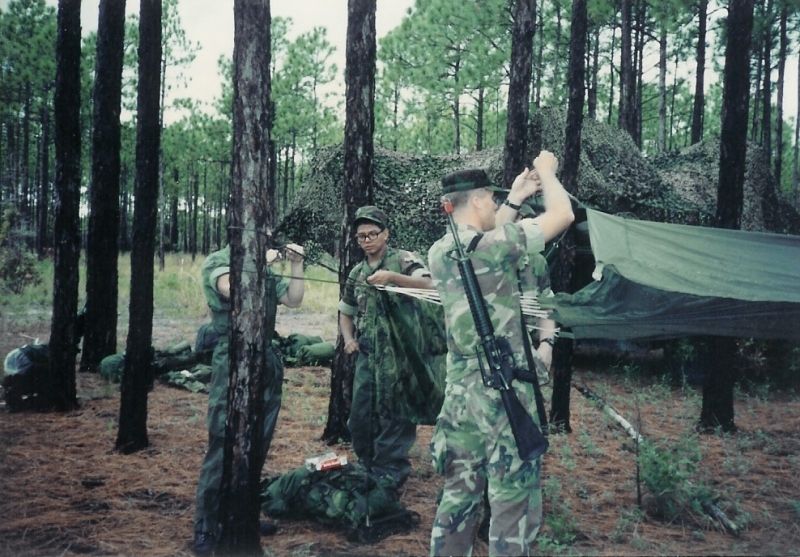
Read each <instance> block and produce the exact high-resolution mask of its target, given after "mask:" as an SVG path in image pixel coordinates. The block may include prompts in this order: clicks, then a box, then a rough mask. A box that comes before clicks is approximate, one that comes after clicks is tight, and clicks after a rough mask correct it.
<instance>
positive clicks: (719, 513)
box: [572, 383, 739, 537]
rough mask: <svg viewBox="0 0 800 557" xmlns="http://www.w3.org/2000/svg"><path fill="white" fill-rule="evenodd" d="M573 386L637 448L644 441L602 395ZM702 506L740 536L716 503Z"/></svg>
mask: <svg viewBox="0 0 800 557" xmlns="http://www.w3.org/2000/svg"><path fill="white" fill-rule="evenodd" d="M572 386H573V387H575V389H576V390H577V391H578V392H579V393H581V394H582V395H583V396H585V397H586V398H588V399H589V400H592V401H594V402H595V403H597V404H598V405H599V406H600V407H601V408H602V409H603V410H604V411H605V412H606V414H608V415H609V416H611V418H612V419H613V420H614V421H615V422H617V423H618V424H619V425H620V426H621V427H622V428H623V429H624V430H625V431H626V432H627V433H628V435H630V436H631V437H632V438H633V440H634V441H636V444H637V448H638V444H639V443H641V442H642V441H644V438H643V437H642V436H641V434H639V432H638V431H636V430H635V429H634V428H633V426H632V425H631V424H630V423H629V422H628V420H626V419H625V418H623V417H622V416H620V414H619V413H618V412H617V411H616V410H614V409H613V408H612V407H611V406H610V405H608V404H607V403H606V402H605V401H604V400H603V399H602V398H601V397H600V395H598V394H597V393H595V392H594V391H592V390H591V389H590V388H589V387H586V386H581V385H577V384H575V383H573V384H572ZM637 454H638V451H637ZM637 487H638V479H637ZM700 506H701V507H702V508H703V510H704V511H705V512H706V514H708V516H710V517H711V518H713V519H714V520H716V521H717V522H719V523H720V524H722V526H723V528H725V530H727V531H728V532H730V533H731V534H733V535H734V536H736V537H738V536H739V528H738V527H737V526H736V524H734V523H733V521H731V519H729V518H728V517H727V516H725V513H724V512H722V509H720V508H719V507H718V506H716V505H715V504H714V503H711V502H710V501H703V502H701V504H700Z"/></svg>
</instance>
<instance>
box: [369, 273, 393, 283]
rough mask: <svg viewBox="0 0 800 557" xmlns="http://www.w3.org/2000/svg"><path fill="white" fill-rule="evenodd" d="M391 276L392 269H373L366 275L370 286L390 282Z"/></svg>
mask: <svg viewBox="0 0 800 557" xmlns="http://www.w3.org/2000/svg"><path fill="white" fill-rule="evenodd" d="M393 278H394V273H393V272H392V271H383V270H381V271H375V272H374V273H372V274H371V275H370V276H368V277H367V283H368V284H371V285H372V286H386V285H387V284H391V283H392V280H393Z"/></svg>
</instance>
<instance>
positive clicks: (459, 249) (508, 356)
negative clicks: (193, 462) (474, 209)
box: [442, 199, 549, 460]
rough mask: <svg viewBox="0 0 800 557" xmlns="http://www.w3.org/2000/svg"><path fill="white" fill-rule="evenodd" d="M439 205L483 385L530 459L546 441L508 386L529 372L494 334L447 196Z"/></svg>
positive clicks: (543, 448)
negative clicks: (476, 339) (472, 330)
mask: <svg viewBox="0 0 800 557" xmlns="http://www.w3.org/2000/svg"><path fill="white" fill-rule="evenodd" d="M442 208H443V209H444V212H445V214H446V215H447V220H448V224H449V226H450V231H451V232H452V234H453V241H454V242H455V250H454V251H455V257H453V256H452V255H450V257H452V258H453V259H455V261H456V263H457V264H458V270H459V271H460V273H461V279H462V281H463V282H464V292H465V293H466V295H467V300H468V301H469V309H470V312H471V313H472V319H473V320H474V321H475V328H476V330H477V333H478V337H479V338H480V344H481V345H480V347H478V348H477V349H476V351H477V353H478V362H479V364H480V368H481V376H482V377H483V383H484V385H486V386H487V387H491V388H493V389H497V390H498V391H500V397H501V399H502V401H503V407H504V408H505V411H506V414H507V415H508V422H509V424H511V432H512V434H513V435H514V440H515V441H516V443H517V450H518V451H519V456H520V458H521V459H523V460H534V459H536V458H539V457H540V456H542V455H543V454H544V453H545V452H546V451H547V447H548V445H549V443H548V441H547V439H546V438H545V436H544V435H542V432H541V431H540V430H539V428H538V427H536V423H535V422H534V421H533V418H531V416H530V414H528V412H527V411H526V410H525V407H523V406H522V403H521V402H520V401H519V398H518V397H517V393H516V392H515V391H514V388H513V387H512V382H513V380H514V378H515V377H523V376H527V375H530V372H527V371H526V370H517V369H516V368H517V365H516V363H515V362H514V353H513V351H512V350H511V345H510V344H509V342H508V339H507V338H504V337H496V336H495V334H494V327H493V325H492V321H491V319H490V317H489V311H488V310H487V309H486V302H485V300H484V299H483V295H482V293H481V289H480V286H479V285H478V278H477V277H476V276H475V268H474V267H473V266H472V261H471V260H470V258H469V254H468V253H467V251H466V250H465V249H464V245H463V244H462V243H461V239H460V238H459V237H458V230H457V228H456V224H455V221H454V220H453V205H452V203H450V201H449V200H447V199H443V200H442ZM523 334H525V331H523ZM481 349H482V350H481ZM484 362H485V363H484ZM487 368H488V369H487ZM533 378H534V379H533V380H536V377H535V374H533Z"/></svg>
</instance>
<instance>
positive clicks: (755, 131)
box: [750, 41, 764, 143]
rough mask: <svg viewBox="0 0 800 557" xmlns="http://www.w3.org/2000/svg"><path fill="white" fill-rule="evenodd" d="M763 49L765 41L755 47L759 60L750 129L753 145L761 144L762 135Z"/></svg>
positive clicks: (754, 81)
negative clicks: (760, 137)
mask: <svg viewBox="0 0 800 557" xmlns="http://www.w3.org/2000/svg"><path fill="white" fill-rule="evenodd" d="M763 48H764V45H763V41H761V42H759V43H757V44H756V46H755V49H756V50H757V51H758V57H757V58H758V59H757V62H756V78H755V80H753V83H754V84H755V93H756V94H755V97H754V98H753V106H752V110H751V111H750V112H751V113H752V118H753V126H752V128H751V129H750V141H752V142H753V143H758V142H759V134H760V133H761V132H760V130H761V128H760V127H759V123H760V122H759V114H760V112H761V111H760V110H759V107H760V106H761V92H762V89H761V87H760V84H761V71H762V69H763V66H764V57H763V56H762V54H763Z"/></svg>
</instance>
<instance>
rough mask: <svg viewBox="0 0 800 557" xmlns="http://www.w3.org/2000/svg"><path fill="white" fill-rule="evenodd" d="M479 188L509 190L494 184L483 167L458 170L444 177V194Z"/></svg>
mask: <svg viewBox="0 0 800 557" xmlns="http://www.w3.org/2000/svg"><path fill="white" fill-rule="evenodd" d="M478 188H486V189H487V190H489V191H493V192H507V190H505V189H503V188H498V187H497V186H493V185H492V182H491V180H489V177H488V176H487V175H486V172H484V171H483V169H481V168H468V169H466V170H457V171H455V172H451V173H450V174H448V175H447V176H445V177H444V178H442V194H443V195H446V194H448V193H453V192H457V191H467V190H474V189H478Z"/></svg>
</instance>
